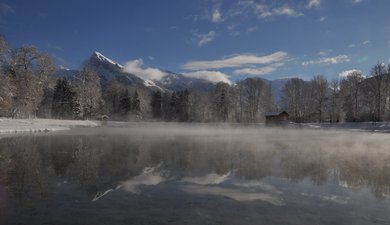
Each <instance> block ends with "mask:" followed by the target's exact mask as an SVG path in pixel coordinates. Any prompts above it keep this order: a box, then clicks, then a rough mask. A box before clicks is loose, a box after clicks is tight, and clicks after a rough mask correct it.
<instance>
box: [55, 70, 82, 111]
mask: <svg viewBox="0 0 390 225" xmlns="http://www.w3.org/2000/svg"><path fill="white" fill-rule="evenodd" d="M75 96H76V93H75V92H74V91H73V90H72V87H71V85H70V84H69V81H68V79H66V78H61V79H58V81H57V84H56V86H55V88H54V93H53V103H52V115H53V116H54V117H56V118H73V114H74V108H75Z"/></svg>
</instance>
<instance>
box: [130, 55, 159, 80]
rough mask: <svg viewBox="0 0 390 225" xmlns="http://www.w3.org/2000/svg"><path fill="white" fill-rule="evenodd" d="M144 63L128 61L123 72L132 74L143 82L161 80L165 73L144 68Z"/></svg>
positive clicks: (140, 60) (137, 60)
mask: <svg viewBox="0 0 390 225" xmlns="http://www.w3.org/2000/svg"><path fill="white" fill-rule="evenodd" d="M142 65H143V61H142V59H136V60H132V61H128V62H127V63H126V64H125V66H124V67H123V71H124V72H126V73H131V74H134V75H136V76H137V77H139V78H141V79H143V80H160V79H161V78H162V77H163V76H165V73H164V72H162V71H161V70H159V69H156V68H150V67H148V68H145V69H143V68H142Z"/></svg>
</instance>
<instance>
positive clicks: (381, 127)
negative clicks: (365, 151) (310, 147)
mask: <svg viewBox="0 0 390 225" xmlns="http://www.w3.org/2000/svg"><path fill="white" fill-rule="evenodd" d="M302 126H303V127H308V128H314V129H342V130H349V131H369V132H383V133H390V123H389V122H350V123H306V124H302Z"/></svg>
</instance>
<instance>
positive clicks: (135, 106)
mask: <svg viewBox="0 0 390 225" xmlns="http://www.w3.org/2000/svg"><path fill="white" fill-rule="evenodd" d="M131 108H132V110H133V112H134V114H135V115H136V116H137V117H139V118H141V117H142V111H141V100H140V97H139V94H138V91H135V93H134V98H133V102H132V107H131Z"/></svg>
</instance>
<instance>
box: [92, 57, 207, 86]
mask: <svg viewBox="0 0 390 225" xmlns="http://www.w3.org/2000/svg"><path fill="white" fill-rule="evenodd" d="M86 63H87V64H88V65H89V66H91V67H92V68H94V69H95V70H96V72H97V74H98V75H99V77H100V80H101V84H102V87H106V86H107V82H108V81H109V80H111V79H116V80H117V81H119V82H121V83H123V84H124V85H131V86H139V87H146V88H149V89H152V90H160V91H166V90H182V89H186V88H187V89H196V90H209V89H210V88H212V86H213V84H212V83H211V82H210V81H207V80H203V79H198V78H190V77H185V76H183V75H181V74H176V73H173V72H170V71H163V73H164V76H163V77H161V79H159V80H155V79H145V78H143V77H142V76H141V75H138V74H136V73H128V72H124V70H123V68H124V67H123V66H122V65H121V64H119V63H117V62H115V61H114V60H112V59H110V58H108V57H106V56H104V55H103V54H101V53H99V52H94V53H93V54H92V56H91V57H90V58H89V59H88V61H87V62H86Z"/></svg>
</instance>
